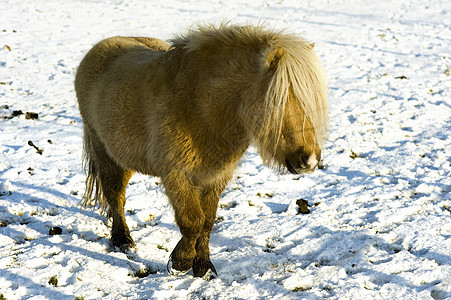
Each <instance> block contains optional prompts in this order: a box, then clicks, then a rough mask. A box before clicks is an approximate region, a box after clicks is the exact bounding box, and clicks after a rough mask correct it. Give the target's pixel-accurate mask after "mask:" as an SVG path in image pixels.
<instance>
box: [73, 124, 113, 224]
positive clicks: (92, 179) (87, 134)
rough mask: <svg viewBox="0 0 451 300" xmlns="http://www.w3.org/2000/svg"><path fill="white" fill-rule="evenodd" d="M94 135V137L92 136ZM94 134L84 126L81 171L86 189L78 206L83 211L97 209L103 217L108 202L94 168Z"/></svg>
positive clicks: (98, 175) (96, 170) (95, 167)
mask: <svg viewBox="0 0 451 300" xmlns="http://www.w3.org/2000/svg"><path fill="white" fill-rule="evenodd" d="M93 135H94V136H93ZM95 138H96V137H95V134H93V133H92V132H91V131H90V130H89V129H88V128H87V126H86V124H85V126H84V137H83V139H84V141H83V142H84V145H83V170H84V172H85V174H86V187H85V193H84V194H83V198H82V200H81V201H80V205H81V206H82V208H83V211H85V210H86V209H87V208H88V207H93V208H99V209H100V214H101V215H104V214H105V212H106V210H107V208H108V202H107V201H106V198H105V196H104V194H103V190H102V182H101V178H100V173H99V172H98V169H97V166H96V153H95V150H96V147H95V145H94V143H95V141H94V140H93V139H95Z"/></svg>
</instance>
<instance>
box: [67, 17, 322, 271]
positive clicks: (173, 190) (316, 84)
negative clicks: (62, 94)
mask: <svg viewBox="0 0 451 300" xmlns="http://www.w3.org/2000/svg"><path fill="white" fill-rule="evenodd" d="M313 45H314V44H311V43H308V42H307V41H305V40H304V39H302V38H300V37H297V36H295V35H291V34H286V33H284V32H281V31H275V30H266V29H264V28H263V27H262V26H233V25H229V24H221V25H219V26H198V27H196V29H192V30H189V31H188V33H187V34H185V35H183V36H178V37H176V38H174V39H172V40H170V44H168V43H166V42H163V41H161V40H159V39H154V38H142V37H113V38H109V39H106V40H104V41H101V42H100V43H98V44H97V45H95V46H94V47H93V48H92V49H91V50H90V51H89V53H88V54H87V55H86V57H85V58H84V59H83V61H82V62H81V64H80V67H79V69H78V72H77V75H76V79H75V90H76V93H77V98H78V103H79V107H80V113H81V116H82V118H83V124H84V161H85V169H86V172H87V181H86V193H85V195H84V206H85V207H87V206H99V207H100V208H101V209H102V213H103V212H105V211H107V212H108V216H109V217H111V218H112V219H113V224H112V230H111V241H112V244H113V245H114V246H117V247H120V248H121V249H126V248H128V247H133V246H134V242H133V239H132V237H131V236H130V231H129V229H128V227H127V224H126V222H125V217H124V205H125V189H126V186H127V183H128V181H129V179H130V177H131V176H132V175H133V173H134V172H140V173H144V174H148V175H152V176H159V177H161V180H162V184H163V186H164V189H165V192H166V195H167V197H168V198H169V201H170V203H171V205H172V207H173V208H174V211H175V219H176V222H177V225H178V226H179V228H180V232H181V234H182V238H181V240H180V241H179V242H178V244H177V246H176V247H175V249H174V250H173V252H172V254H171V256H170V259H169V263H168V270H169V271H170V273H171V274H175V273H185V272H187V271H189V270H190V269H191V268H193V272H194V275H195V276H204V275H205V274H206V273H207V271H208V270H211V271H213V272H215V273H216V270H215V268H214V266H213V264H212V263H211V261H210V257H209V256H210V253H209V252H210V250H209V239H210V232H211V230H212V227H213V223H214V221H215V218H216V210H217V207H218V200H219V197H220V195H221V193H222V191H223V190H224V189H225V187H226V185H227V183H228V182H229V181H230V179H231V178H232V174H233V171H234V169H235V167H236V165H237V162H238V161H239V160H240V158H241V157H242V156H243V154H244V152H245V151H246V149H247V148H248V147H249V145H250V144H254V145H255V146H256V147H257V149H258V151H259V154H260V155H261V157H262V158H263V161H264V162H265V164H267V165H268V166H271V167H275V168H276V169H278V170H280V171H283V170H285V169H286V170H288V171H289V172H290V173H293V174H301V173H309V172H313V170H314V169H315V168H316V166H317V165H318V162H319V160H320V158H321V146H322V143H323V141H324V138H325V135H326V132H327V127H328V109H327V83H326V80H325V75H324V71H323V68H322V65H321V63H320V61H319V59H318V57H317V56H316V55H315V54H314V52H313V51H312V48H313Z"/></svg>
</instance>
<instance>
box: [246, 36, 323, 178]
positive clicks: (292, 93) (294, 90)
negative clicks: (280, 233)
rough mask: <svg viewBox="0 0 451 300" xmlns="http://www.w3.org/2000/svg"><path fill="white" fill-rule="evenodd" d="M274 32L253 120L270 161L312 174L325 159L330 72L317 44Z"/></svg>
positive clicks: (262, 150) (263, 154)
mask: <svg viewBox="0 0 451 300" xmlns="http://www.w3.org/2000/svg"><path fill="white" fill-rule="evenodd" d="M270 33H271V34H272V36H271V38H270V39H268V44H267V47H266V49H264V51H263V52H262V58H263V60H262V61H261V68H260V73H259V74H260V76H259V79H258V80H256V81H255V84H254V91H255V92H254V95H255V98H254V100H253V102H252V104H251V105H250V107H253V109H249V110H248V112H249V113H250V114H253V115H252V116H249V117H248V118H247V120H251V121H249V123H248V124H251V125H250V128H251V129H252V132H253V140H254V144H255V145H256V146H257V149H258V151H259V153H260V155H261V157H262V158H263V161H264V162H265V163H266V164H267V165H269V166H272V167H276V168H277V169H279V170H288V171H289V172H290V173H293V174H301V173H311V172H313V171H314V170H315V168H316V167H317V165H318V163H319V161H320V159H321V147H322V145H323V143H324V139H325V137H326V132H327V129H328V121H329V119H328V105H327V91H328V87H327V82H326V77H325V73H324V70H323V67H322V65H321V62H320V61H319V59H318V57H317V56H316V55H315V53H314V52H313V46H314V44H311V43H308V42H307V41H305V40H303V39H302V38H299V37H297V36H294V35H289V34H283V33H280V32H270ZM257 107H258V108H257ZM248 108H249V107H248ZM244 119H246V117H245V118H244Z"/></svg>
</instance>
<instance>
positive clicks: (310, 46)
mask: <svg viewBox="0 0 451 300" xmlns="http://www.w3.org/2000/svg"><path fill="white" fill-rule="evenodd" d="M313 47H315V43H311V44H310V45H308V46H307V48H309V49H310V50H313Z"/></svg>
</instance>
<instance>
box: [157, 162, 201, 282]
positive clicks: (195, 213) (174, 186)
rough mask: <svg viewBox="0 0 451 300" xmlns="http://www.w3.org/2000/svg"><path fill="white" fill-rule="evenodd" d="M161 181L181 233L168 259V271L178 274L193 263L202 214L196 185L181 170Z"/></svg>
mask: <svg viewBox="0 0 451 300" xmlns="http://www.w3.org/2000/svg"><path fill="white" fill-rule="evenodd" d="M162 181H163V186H164V188H165V190H166V194H167V196H168V198H169V201H170V202H171V205H172V207H173V208H174V213H175V220H176V222H177V225H178V227H179V228H180V233H181V234H182V238H181V239H180V241H179V242H178V244H177V246H175V248H174V250H173V251H172V253H171V256H170V259H169V262H168V271H169V272H170V273H171V274H173V275H179V274H183V273H186V272H188V271H189V270H190V269H191V268H192V266H193V261H194V258H195V257H196V241H197V239H198V238H199V236H200V233H201V230H202V227H203V225H204V220H205V215H204V212H203V210H202V207H201V205H200V193H199V188H197V187H196V186H194V185H193V184H192V183H191V182H190V180H189V179H188V178H187V177H186V175H185V174H184V173H182V172H177V171H172V172H171V173H170V174H169V175H168V176H165V177H164V178H163V180H162Z"/></svg>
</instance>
